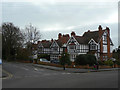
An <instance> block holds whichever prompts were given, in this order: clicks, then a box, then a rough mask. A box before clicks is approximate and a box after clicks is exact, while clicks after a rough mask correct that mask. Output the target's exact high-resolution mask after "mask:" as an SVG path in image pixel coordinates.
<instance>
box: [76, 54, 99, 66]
mask: <svg viewBox="0 0 120 90" xmlns="http://www.w3.org/2000/svg"><path fill="white" fill-rule="evenodd" d="M96 62H97V59H96V57H95V56H94V55H92V54H80V55H78V56H77V57H76V59H75V64H76V65H87V64H89V65H93V64H96Z"/></svg>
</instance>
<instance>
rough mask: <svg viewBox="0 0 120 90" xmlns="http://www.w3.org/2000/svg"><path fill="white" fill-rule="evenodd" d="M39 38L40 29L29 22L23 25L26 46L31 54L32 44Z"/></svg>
mask: <svg viewBox="0 0 120 90" xmlns="http://www.w3.org/2000/svg"><path fill="white" fill-rule="evenodd" d="M40 38H41V33H40V31H39V30H38V29H37V28H36V27H34V26H33V25H32V24H29V25H28V26H26V27H25V30H24V39H25V44H26V46H27V48H28V49H29V50H30V52H31V55H32V44H35V43H36V42H37V41H39V40H40Z"/></svg>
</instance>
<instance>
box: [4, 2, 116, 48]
mask: <svg viewBox="0 0 120 90" xmlns="http://www.w3.org/2000/svg"><path fill="white" fill-rule="evenodd" d="M10 1H11V0H9V2H8V0H3V2H2V22H13V23H14V25H15V26H19V27H20V28H21V29H24V28H25V26H26V25H29V23H32V24H33V25H34V26H35V27H37V28H38V29H39V30H40V32H41V33H42V39H51V38H53V39H57V37H58V33H59V32H61V33H63V34H67V33H68V34H70V33H71V31H75V32H76V34H77V35H82V34H83V33H84V32H85V31H88V30H91V31H93V30H97V29H98V26H99V25H102V27H103V29H104V28H106V26H107V27H109V28H110V32H111V39H112V41H113V43H114V45H115V46H114V47H117V46H118V0H97V2H96V1H95V0H91V2H90V0H89V2H88V0H85V1H84V2H82V0H69V1H68V0H64V1H63V0H59V1H58V0H29V1H28V0H23V1H21V2H20V1H17V2H16V1H14V0H12V1H11V2H10ZM113 1H114V2H113Z"/></svg>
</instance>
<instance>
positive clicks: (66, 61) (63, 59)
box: [60, 53, 71, 70]
mask: <svg viewBox="0 0 120 90" xmlns="http://www.w3.org/2000/svg"><path fill="white" fill-rule="evenodd" d="M60 64H61V65H63V69H64V70H65V65H66V64H68V65H70V64H71V61H70V57H69V54H68V53H62V55H61V57H60Z"/></svg>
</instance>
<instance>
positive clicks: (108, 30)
mask: <svg viewBox="0 0 120 90" xmlns="http://www.w3.org/2000/svg"><path fill="white" fill-rule="evenodd" d="M106 30H107V32H108V34H109V35H110V29H109V28H108V27H106Z"/></svg>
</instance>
